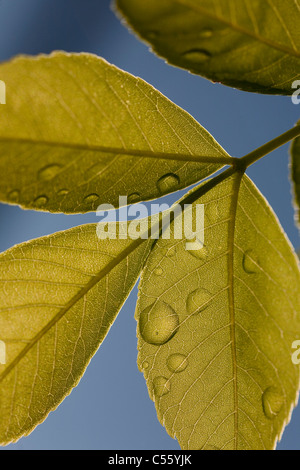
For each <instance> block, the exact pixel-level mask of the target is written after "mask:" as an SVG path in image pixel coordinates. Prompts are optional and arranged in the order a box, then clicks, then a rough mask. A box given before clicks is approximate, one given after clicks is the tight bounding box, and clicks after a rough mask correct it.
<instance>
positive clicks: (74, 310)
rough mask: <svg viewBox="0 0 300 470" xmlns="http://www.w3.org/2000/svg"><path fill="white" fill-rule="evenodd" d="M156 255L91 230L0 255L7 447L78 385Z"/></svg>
mask: <svg viewBox="0 0 300 470" xmlns="http://www.w3.org/2000/svg"><path fill="white" fill-rule="evenodd" d="M149 249H150V241H146V240H135V241H132V240H99V239H98V237H97V235H96V224H91V225H84V226H81V227H77V228H74V229H71V230H68V231H65V232H61V233H57V234H54V235H50V236H48V237H45V238H41V239H38V240H33V241H31V242H28V243H23V244H21V245H19V246H16V247H14V248H12V249H10V250H8V251H7V252H6V253H3V254H2V255H0V266H1V270H0V305H1V308H0V346H1V348H0V349H1V350H0V444H1V445H5V444H8V443H10V442H12V441H16V440H17V439H19V438H20V437H21V436H23V435H27V434H29V433H30V432H31V431H32V430H33V429H34V428H35V427H36V425H37V424H39V423H41V422H42V421H43V420H44V419H45V418H46V417H47V415H48V413H49V412H50V411H52V410H54V409H55V408H56V407H57V406H58V405H59V403H61V402H62V400H63V399H64V398H65V397H66V396H67V395H68V394H69V393H70V392H71V390H72V389H73V387H75V386H76V385H77V384H78V382H79V380H80V378H81V377H82V375H83V373H84V371H85V369H86V367H87V365H88V364H89V362H90V360H91V358H92V356H93V355H94V353H95V352H96V350H97V349H98V347H99V345H100V344H101V343H102V341H103V340H104V338H105V336H106V334H107V333H108V330H109V329H110V327H111V325H112V323H113V321H114V320H115V318H116V316H117V313H118V312H119V310H120V308H121V306H122V305H123V303H124V301H125V300H126V298H127V296H128V295H129V293H130V291H131V289H132V288H133V286H134V284H135V282H136V280H137V278H138V276H139V274H140V271H141V268H142V266H143V263H144V260H145V257H146V256H147V255H148V253H149ZM3 349H4V351H3ZM1 353H2V354H1Z"/></svg>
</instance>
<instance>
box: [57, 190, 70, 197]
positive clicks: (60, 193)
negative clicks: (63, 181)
mask: <svg viewBox="0 0 300 470" xmlns="http://www.w3.org/2000/svg"><path fill="white" fill-rule="evenodd" d="M68 193H69V190H68V189H60V190H59V191H58V193H57V195H58V196H66V195H67V194H68Z"/></svg>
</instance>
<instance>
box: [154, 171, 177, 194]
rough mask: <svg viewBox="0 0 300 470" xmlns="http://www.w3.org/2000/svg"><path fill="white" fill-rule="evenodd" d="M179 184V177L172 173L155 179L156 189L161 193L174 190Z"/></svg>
mask: <svg viewBox="0 0 300 470" xmlns="http://www.w3.org/2000/svg"><path fill="white" fill-rule="evenodd" d="M179 184H180V178H179V176H177V175H174V174H173V173H169V174H167V175H164V176H162V177H161V178H160V179H159V180H158V181H157V189H158V190H159V192H160V193H161V194H166V193H169V192H171V191H175V190H176V189H177V188H178V186H179Z"/></svg>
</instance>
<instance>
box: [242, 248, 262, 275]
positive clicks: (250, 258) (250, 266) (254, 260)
mask: <svg viewBox="0 0 300 470" xmlns="http://www.w3.org/2000/svg"><path fill="white" fill-rule="evenodd" d="M258 265H259V259H258V257H257V255H256V254H255V252H254V251H253V250H248V251H246V253H245V254H244V257H243V268H244V270H245V271H246V273H247V274H255V273H258V272H259V266H258Z"/></svg>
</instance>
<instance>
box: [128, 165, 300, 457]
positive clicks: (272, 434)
mask: <svg viewBox="0 0 300 470" xmlns="http://www.w3.org/2000/svg"><path fill="white" fill-rule="evenodd" d="M195 194H196V195H197V197H196V199H195V195H194V206H193V210H194V211H195V207H196V204H204V209H205V232H204V233H205V242H204V247H202V248H199V249H197V250H194V251H188V250H187V249H186V240H176V239H174V238H173V240H172V239H171V240H163V239H160V240H159V241H158V243H157V244H156V246H155V248H154V249H153V251H152V253H151V254H150V256H149V258H148V260H147V263H146V267H145V269H144V271H143V274H142V280H141V283H140V289H139V301H138V307H137V312H136V317H137V320H138V349H139V354H138V365H139V368H140V370H141V371H143V372H144V375H145V378H146V380H147V385H148V390H149V394H150V396H151V398H152V399H153V400H154V401H155V406H156V409H157V413H158V417H159V420H160V422H161V423H162V424H163V425H164V426H165V427H166V429H167V431H168V433H169V434H170V435H171V436H173V437H176V438H177V439H178V441H179V443H180V445H181V447H182V448H183V449H204V450H209V449H211V450H217V449H227V450H228V449H234V450H235V449H241V450H242V449H250V450H255V449H273V448H274V446H275V445H276V443H277V440H278V439H279V438H280V436H281V434H282V432H283V429H284V427H285V425H286V423H287V422H288V421H289V419H290V414H291V410H292V409H293V407H294V405H295V403H296V401H297V397H298V387H299V375H300V374H299V373H300V369H299V366H296V365H294V364H293V362H292V344H293V342H294V341H295V340H297V339H298V338H299V337H300V317H299V309H300V298H299V296H300V292H299V284H300V275H299V264H298V259H297V258H296V256H295V253H294V252H293V250H292V248H291V246H290V244H289V242H288V241H287V239H286V237H285V235H284V232H283V230H282V229H281V227H280V225H279V223H278V220H277V219H276V217H275V215H274V213H273V212H272V210H271V209H270V207H269V206H268V204H267V202H266V200H265V199H264V198H263V196H262V195H261V194H260V192H259V191H258V190H257V188H256V187H255V186H254V184H253V183H252V182H251V180H249V178H248V177H246V176H244V177H242V176H240V175H239V174H238V173H235V174H233V175H232V176H231V177H228V178H227V179H225V180H224V181H223V182H219V184H218V185H217V186H215V187H213V185H212V184H211V183H207V184H205V185H203V186H202V187H201V188H200V189H197V192H196V193H195ZM175 223H176V219H175ZM172 227H173V229H174V223H173V226H172ZM173 229H172V230H173Z"/></svg>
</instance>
